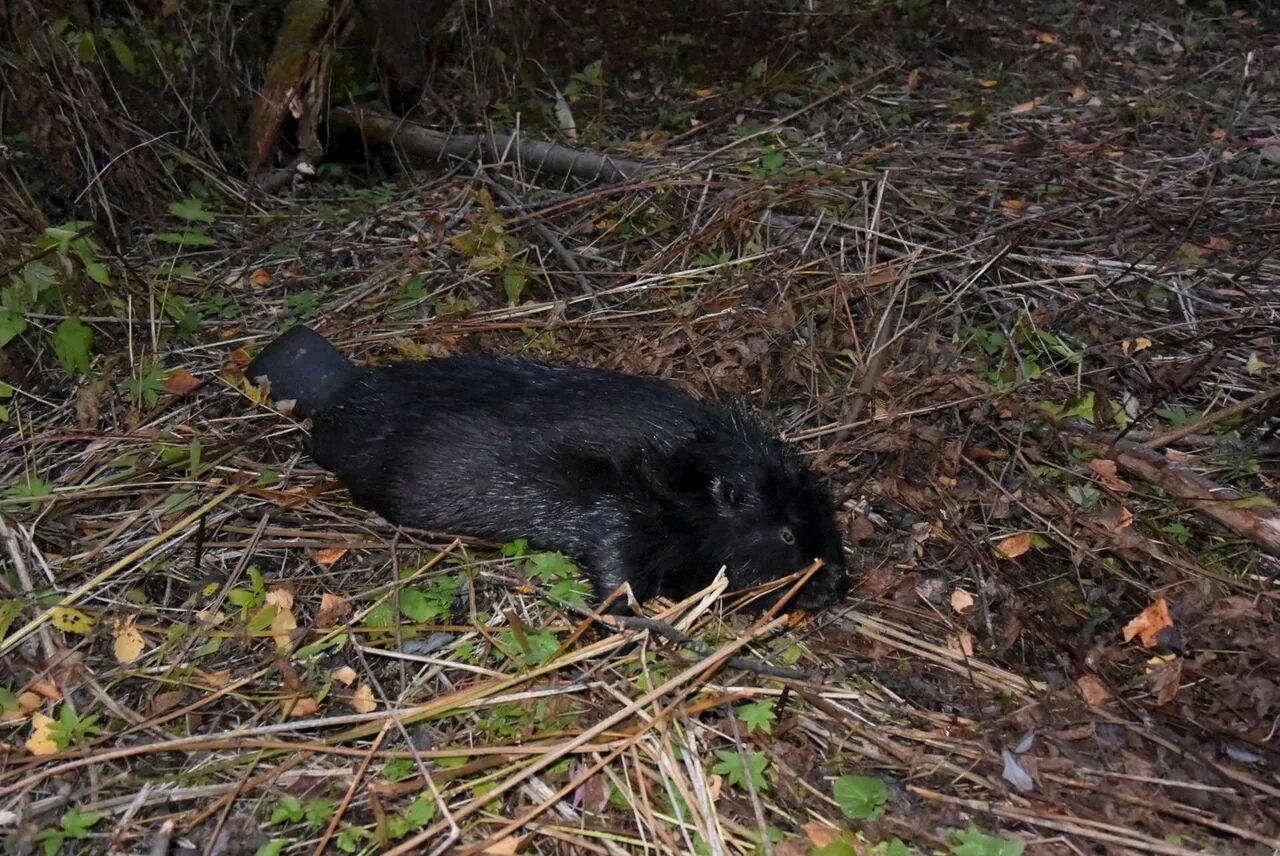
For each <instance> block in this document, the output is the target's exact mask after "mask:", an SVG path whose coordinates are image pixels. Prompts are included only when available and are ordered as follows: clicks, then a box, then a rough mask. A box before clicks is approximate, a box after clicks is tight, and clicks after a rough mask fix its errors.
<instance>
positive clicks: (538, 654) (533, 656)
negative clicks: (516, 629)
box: [521, 630, 560, 666]
mask: <svg viewBox="0 0 1280 856" xmlns="http://www.w3.org/2000/svg"><path fill="white" fill-rule="evenodd" d="M525 641H526V642H528V643H529V652H528V653H527V654H523V655H522V656H521V659H522V660H523V661H524V662H525V665H528V666H541V665H542V664H543V663H545V662H547V660H550V659H551V655H552V654H554V653H555V652H556V651H559V650H560V640H559V639H557V638H556V635H555V634H554V633H552V632H551V631H550V630H539V631H538V632H537V633H529V634H526V635H525Z"/></svg>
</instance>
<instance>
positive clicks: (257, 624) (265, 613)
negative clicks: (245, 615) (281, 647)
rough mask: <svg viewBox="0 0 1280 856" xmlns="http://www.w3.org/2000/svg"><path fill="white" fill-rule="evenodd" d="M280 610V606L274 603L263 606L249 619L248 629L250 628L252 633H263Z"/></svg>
mask: <svg viewBox="0 0 1280 856" xmlns="http://www.w3.org/2000/svg"><path fill="white" fill-rule="evenodd" d="M279 611H280V607H278V606H276V605H275V604H274V603H269V604H267V605H266V606H264V607H262V609H260V610H258V611H257V613H255V614H254V616H253V618H251V619H249V623H248V625H247V627H246V629H248V631H249V632H250V633H262V632H263V631H264V630H266V629H267V628H268V627H270V626H271V622H272V621H274V620H275V617H276V613H277V612H279Z"/></svg>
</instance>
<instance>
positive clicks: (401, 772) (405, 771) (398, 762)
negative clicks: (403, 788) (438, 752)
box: [382, 758, 414, 782]
mask: <svg viewBox="0 0 1280 856" xmlns="http://www.w3.org/2000/svg"><path fill="white" fill-rule="evenodd" d="M413 767H414V765H413V761H411V760H410V759H408V758H392V759H391V760H390V761H388V762H387V763H386V764H385V765H384V766H383V767H382V777H383V778H384V779H386V780H387V781H388V782H400V781H403V780H405V779H407V778H409V777H410V776H412V775H413Z"/></svg>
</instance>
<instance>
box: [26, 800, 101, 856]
mask: <svg viewBox="0 0 1280 856" xmlns="http://www.w3.org/2000/svg"><path fill="white" fill-rule="evenodd" d="M100 820H102V814H101V813H99V812H96V811H80V810H79V809H74V808H73V809H69V810H68V811H67V812H66V813H65V814H64V815H62V822H61V823H60V824H59V825H58V826H57V827H56V828H53V829H42V830H40V831H39V832H37V833H36V841H39V842H40V844H41V846H43V847H44V852H45V856H53V854H55V853H57V852H58V851H59V850H61V849H62V845H63V844H65V843H66V842H67V841H68V840H71V841H79V840H81V839H84V838H88V837H89V830H90V829H93V827H95V826H97V824H98V821H100Z"/></svg>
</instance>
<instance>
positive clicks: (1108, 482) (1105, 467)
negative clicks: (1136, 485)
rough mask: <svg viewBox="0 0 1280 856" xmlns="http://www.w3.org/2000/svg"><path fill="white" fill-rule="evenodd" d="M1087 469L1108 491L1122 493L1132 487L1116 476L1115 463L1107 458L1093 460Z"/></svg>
mask: <svg viewBox="0 0 1280 856" xmlns="http://www.w3.org/2000/svg"><path fill="white" fill-rule="evenodd" d="M1089 469H1091V470H1093V472H1094V474H1095V475H1096V476H1097V477H1098V479H1099V480H1100V481H1101V482H1102V484H1103V485H1104V486H1106V487H1107V489H1108V490H1114V491H1116V492H1117V493H1124V492H1125V491H1128V490H1130V489H1131V487H1132V485H1130V484H1129V483H1128V482H1127V481H1125V480H1124V479H1122V478H1120V477H1119V476H1117V475H1116V462H1115V461H1112V460H1109V459H1108V458H1094V459H1093V460H1092V461H1090V462H1089Z"/></svg>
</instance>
